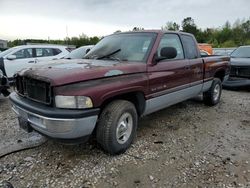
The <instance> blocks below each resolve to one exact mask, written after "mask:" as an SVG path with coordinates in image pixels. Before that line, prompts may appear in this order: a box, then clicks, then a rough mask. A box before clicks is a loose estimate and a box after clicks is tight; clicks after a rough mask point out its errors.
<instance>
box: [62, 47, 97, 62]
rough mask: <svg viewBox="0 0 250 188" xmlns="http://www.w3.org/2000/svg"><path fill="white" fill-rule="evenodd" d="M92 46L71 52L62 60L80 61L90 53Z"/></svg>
mask: <svg viewBox="0 0 250 188" xmlns="http://www.w3.org/2000/svg"><path fill="white" fill-rule="evenodd" d="M93 47H94V45H87V46H82V47H79V48H77V49H74V50H72V51H71V52H70V53H69V54H68V55H66V56H65V57H63V58H64V59H82V58H83V57H84V56H85V55H86V53H87V52H88V51H90V50H91V49H92V48H93Z"/></svg>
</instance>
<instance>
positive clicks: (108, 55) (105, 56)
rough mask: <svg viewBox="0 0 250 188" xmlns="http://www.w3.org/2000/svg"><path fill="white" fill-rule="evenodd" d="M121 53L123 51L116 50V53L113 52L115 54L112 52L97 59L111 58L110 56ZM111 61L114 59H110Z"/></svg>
mask: <svg viewBox="0 0 250 188" xmlns="http://www.w3.org/2000/svg"><path fill="white" fill-rule="evenodd" d="M120 51H121V49H118V50H115V51H113V52H111V53H109V54H106V55H104V56H101V57H98V58H97V59H104V58H110V56H112V55H114V54H116V53H118V52H120ZM110 59H112V58H110Z"/></svg>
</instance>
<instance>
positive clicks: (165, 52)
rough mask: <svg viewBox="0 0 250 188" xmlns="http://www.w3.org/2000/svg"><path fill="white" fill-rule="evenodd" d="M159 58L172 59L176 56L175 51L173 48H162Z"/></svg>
mask: <svg viewBox="0 0 250 188" xmlns="http://www.w3.org/2000/svg"><path fill="white" fill-rule="evenodd" d="M160 54H161V58H164V59H174V58H176V56H177V50H176V49H175V48H174V47H164V48H162V49H161V52H160Z"/></svg>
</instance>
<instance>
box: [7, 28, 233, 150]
mask: <svg viewBox="0 0 250 188" xmlns="http://www.w3.org/2000/svg"><path fill="white" fill-rule="evenodd" d="M228 61H229V58H228V57H226V56H221V57H219V56H217V57H205V58H202V57H201V56H200V52H199V49H198V46H197V42H196V40H195V38H194V36H193V35H191V34H188V33H182V32H163V31H144V32H128V33H118V34H113V35H110V36H107V37H105V38H104V39H102V40H101V41H100V42H99V43H98V44H97V45H96V46H95V47H93V48H92V49H91V50H90V51H89V53H88V54H87V55H86V56H85V57H84V59H81V60H59V61H57V62H54V63H53V64H48V65H45V66H39V67H33V68H30V69H28V70H23V71H21V72H19V73H18V74H17V76H16V77H15V80H16V89H17V92H14V93H12V94H11V95H10V100H11V102H12V105H13V110H14V111H15V112H16V114H17V115H18V119H19V124H20V126H21V127H22V128H24V129H26V130H28V131H32V130H35V131H37V132H39V133H41V134H43V135H45V136H47V137H51V138H54V139H58V140H60V141H66V142H75V143H78V142H80V141H83V140H86V139H88V138H89V137H90V136H91V135H95V137H96V139H97V142H98V143H99V144H100V145H101V147H102V148H103V149H104V150H105V151H106V152H108V153H110V154H113V155H114V154H120V153H123V152H125V151H126V150H127V149H128V148H129V147H130V145H131V144H132V142H133V140H134V139H135V135H136V129H137V124H138V118H139V117H142V116H145V115H148V114H151V113H153V112H156V111H158V110H161V109H163V108H166V107H168V106H171V105H174V104H176V103H179V102H182V101H184V100H187V99H190V98H193V97H196V96H197V95H200V94H203V98H204V102H205V104H207V105H209V106H213V105H216V104H218V103H219V101H220V97H221V92H222V89H221V82H222V81H223V80H224V79H225V78H226V77H227V76H228V74H229V62H228Z"/></svg>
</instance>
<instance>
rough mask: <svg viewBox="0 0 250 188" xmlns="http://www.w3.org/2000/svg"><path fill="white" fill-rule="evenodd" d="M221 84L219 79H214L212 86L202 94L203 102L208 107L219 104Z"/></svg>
mask: <svg viewBox="0 0 250 188" xmlns="http://www.w3.org/2000/svg"><path fill="white" fill-rule="evenodd" d="M221 93H222V84H221V80H220V79H219V78H214V80H213V83H212V86H211V87H210V89H209V90H208V91H207V92H204V93H203V101H204V103H205V104H206V105H208V106H214V105H216V104H218V103H219V102H220V97H221Z"/></svg>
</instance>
